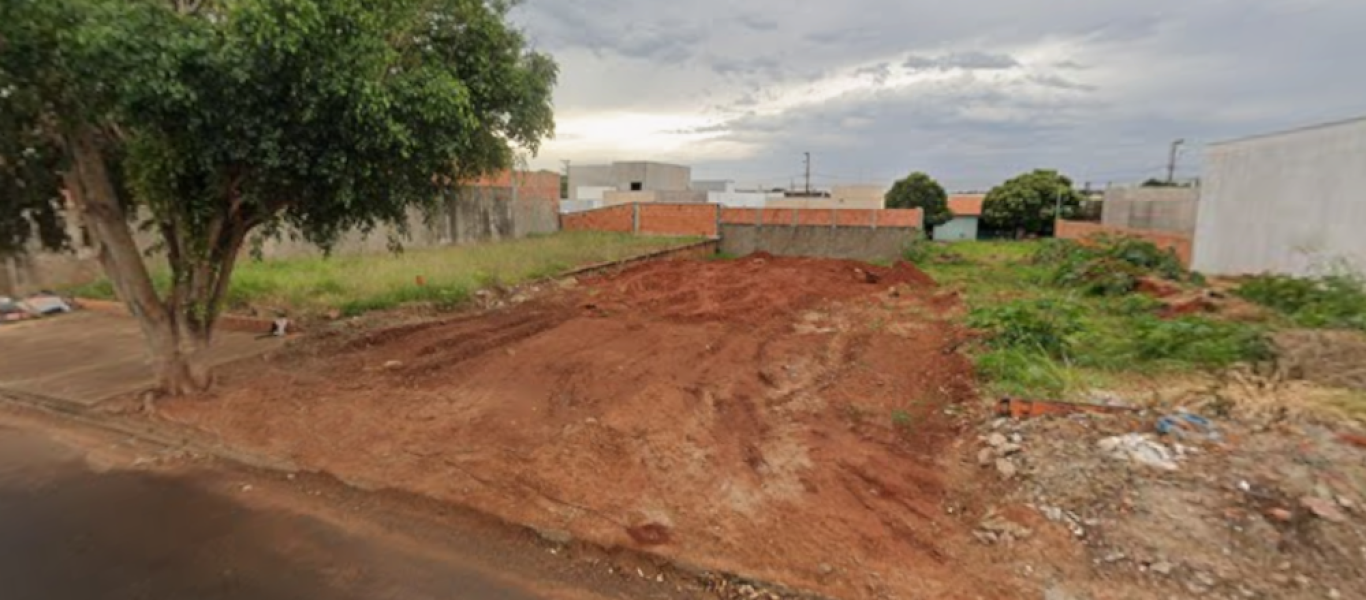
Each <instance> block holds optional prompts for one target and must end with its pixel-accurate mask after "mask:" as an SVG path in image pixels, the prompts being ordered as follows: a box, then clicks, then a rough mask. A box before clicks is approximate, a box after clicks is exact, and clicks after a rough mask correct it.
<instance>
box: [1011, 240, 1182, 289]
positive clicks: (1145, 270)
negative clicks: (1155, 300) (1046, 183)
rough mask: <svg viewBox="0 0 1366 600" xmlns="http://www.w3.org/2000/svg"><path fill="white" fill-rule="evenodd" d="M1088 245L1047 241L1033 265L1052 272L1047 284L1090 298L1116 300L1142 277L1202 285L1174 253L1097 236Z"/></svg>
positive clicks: (1134, 241) (1034, 258)
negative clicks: (1090, 296)
mask: <svg viewBox="0 0 1366 600" xmlns="http://www.w3.org/2000/svg"><path fill="white" fill-rule="evenodd" d="M1092 241H1093V243H1091V244H1080V243H1078V242H1075V241H1072V240H1056V239H1055V240H1049V241H1048V242H1046V243H1044V244H1042V245H1041V246H1040V247H1039V249H1038V250H1037V251H1036V252H1035V253H1034V257H1033V262H1034V263H1035V264H1040V265H1047V266H1050V267H1051V268H1052V270H1051V271H1050V273H1049V275H1048V277H1047V283H1049V284H1051V285H1055V286H1058V287H1067V288H1077V289H1080V290H1082V291H1083V292H1085V293H1087V294H1089V295H1093V296H1118V295H1123V294H1127V293H1130V292H1132V291H1134V289H1135V288H1137V287H1138V280H1139V279H1140V278H1142V277H1146V276H1150V275H1155V276H1159V277H1162V278H1164V279H1170V280H1172V281H1185V282H1191V283H1197V284H1199V283H1203V281H1201V280H1200V279H1199V278H1198V276H1196V275H1193V274H1191V273H1190V272H1188V271H1186V270H1185V268H1184V267H1182V266H1181V261H1180V260H1179V259H1177V257H1176V253H1175V252H1172V251H1171V250H1163V249H1161V248H1158V247H1157V246H1156V245H1155V244H1153V243H1152V242H1149V241H1146V240H1141V239H1138V238H1132V237H1112V236H1097V237H1095V238H1092Z"/></svg>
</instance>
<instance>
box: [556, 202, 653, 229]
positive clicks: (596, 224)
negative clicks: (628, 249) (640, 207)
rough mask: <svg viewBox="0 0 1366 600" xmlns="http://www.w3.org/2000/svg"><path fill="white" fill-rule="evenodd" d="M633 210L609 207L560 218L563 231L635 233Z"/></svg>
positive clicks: (622, 207) (627, 207)
mask: <svg viewBox="0 0 1366 600" xmlns="http://www.w3.org/2000/svg"><path fill="white" fill-rule="evenodd" d="M634 214H635V213H634V209H632V208H631V206H630V205H622V206H609V207H607V208H599V209H596V210H586V211H583V212H577V213H573V214H568V215H561V216H560V228H561V229H563V230H564V231H617V232H621V233H631V232H633V231H635V216H634Z"/></svg>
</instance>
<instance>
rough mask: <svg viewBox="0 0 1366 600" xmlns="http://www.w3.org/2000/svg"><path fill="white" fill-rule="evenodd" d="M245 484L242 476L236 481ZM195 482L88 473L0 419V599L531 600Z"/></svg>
mask: <svg viewBox="0 0 1366 600" xmlns="http://www.w3.org/2000/svg"><path fill="white" fill-rule="evenodd" d="M234 485H236V484H234ZM225 489H226V490H231V489H233V488H225V486H223V485H219V486H212V485H209V486H206V485H203V484H202V482H201V481H197V480H195V478H191V477H180V476H175V475H167V474H165V473H162V474H156V473H153V472H146V471H137V470H117V469H116V470H107V471H104V472H99V471H97V470H96V469H94V468H92V467H91V466H90V465H89V464H88V461H87V459H86V453H85V452H84V451H83V450H82V449H80V448H78V447H75V446H73V445H70V444H68V443H66V442H60V441H57V437H54V436H52V435H50V434H48V433H42V432H34V431H26V430H19V429H13V428H9V427H6V426H3V425H0V597H3V598H6V599H7V600H28V599H34V600H39V599H41V600H68V599H69V600H77V599H79V600H97V599H120V600H122V599H130V600H131V599H149V600H160V599H175V600H180V599H202V600H209V599H237V598H240V599H243V600H247V599H250V600H271V599H281V600H283V599H291V600H293V599H302V598H339V599H349V598H356V599H361V598H364V599H379V598H403V599H423V598H433V599H435V598H442V599H447V598H470V599H493V598H499V599H510V600H520V599H533V598H542V597H543V596H539V595H533V594H532V593H531V592H527V591H522V590H519V589H516V588H515V587H513V586H511V585H510V584H509V583H507V579H508V578H506V577H500V576H496V575H494V574H490V573H487V572H484V571H481V570H480V569H478V568H475V567H471V566H462V565H460V564H459V563H458V561H454V562H453V561H451V560H446V559H444V558H441V557H433V556H430V555H429V554H424V553H420V552H412V551H411V549H409V548H404V547H401V546H402V543H401V542H396V541H395V540H393V539H391V536H386V535H382V534H369V535H367V534H357V533H356V532H355V531H354V528H353V530H351V531H347V530H344V529H343V528H340V527H338V526H337V525H335V524H333V523H329V522H328V521H326V520H323V519H318V518H314V517H312V516H309V515H308V514H307V511H306V510H305V511H303V512H298V511H294V510H280V509H273V508H270V507H264V508H263V507H260V506H252V505H249V504H248V503H246V502H245V501H244V500H242V499H241V498H240V497H237V496H245V494H231V493H229V491H225Z"/></svg>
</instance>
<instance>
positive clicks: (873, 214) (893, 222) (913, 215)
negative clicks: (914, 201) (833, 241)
mask: <svg viewBox="0 0 1366 600" xmlns="http://www.w3.org/2000/svg"><path fill="white" fill-rule="evenodd" d="M760 217H762V219H763V222H762V223H760V222H759V219H760ZM721 222H722V223H733V224H736V225H756V224H763V225H793V224H796V225H842V226H861V227H871V226H873V225H874V224H876V225H877V226H878V227H915V228H919V227H920V224H921V214H920V209H918V208H899V209H871V208H837V209H828V208H762V209H759V208H725V209H722V210H721Z"/></svg>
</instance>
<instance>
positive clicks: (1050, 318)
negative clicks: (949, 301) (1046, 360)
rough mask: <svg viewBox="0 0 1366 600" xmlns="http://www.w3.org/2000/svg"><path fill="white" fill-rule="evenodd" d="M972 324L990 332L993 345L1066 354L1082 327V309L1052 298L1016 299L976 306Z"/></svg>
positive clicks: (990, 340)
mask: <svg viewBox="0 0 1366 600" xmlns="http://www.w3.org/2000/svg"><path fill="white" fill-rule="evenodd" d="M968 326H969V327H972V328H974V329H980V330H982V331H985V332H987V334H988V335H989V338H988V340H987V343H988V344H989V345H991V346H992V347H993V348H998V349H1001V348H1023V349H1028V350H1036V351H1039V352H1042V353H1044V354H1046V355H1049V356H1055V357H1063V356H1066V355H1067V353H1068V351H1069V350H1070V349H1071V336H1072V335H1074V334H1076V333H1077V332H1079V331H1081V330H1082V324H1081V308H1080V307H1079V306H1077V305H1076V304H1074V303H1071V302H1067V301H1062V300H1052V299H1035V300H1016V301H1014V302H1009V303H1006V304H1001V305H997V306H989V307H981V308H976V309H974V310H973V311H972V312H971V313H970V314H969V315H968Z"/></svg>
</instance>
